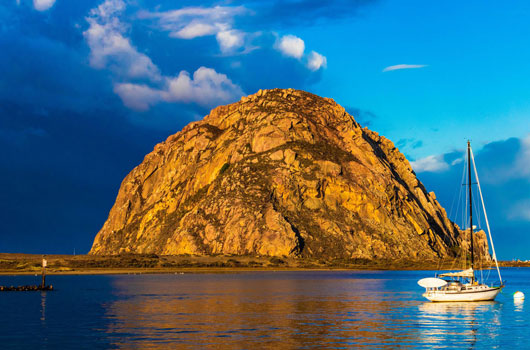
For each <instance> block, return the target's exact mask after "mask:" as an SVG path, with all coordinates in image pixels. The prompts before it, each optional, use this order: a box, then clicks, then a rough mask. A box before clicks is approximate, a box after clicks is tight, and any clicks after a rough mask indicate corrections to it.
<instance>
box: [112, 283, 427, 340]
mask: <svg viewBox="0 0 530 350" xmlns="http://www.w3.org/2000/svg"><path fill="white" fill-rule="evenodd" d="M387 282H388V280H383V279H381V280H379V279H358V278H355V277H354V276H351V274H350V275H347V274H343V275H341V276H336V275H334V276H333V277H329V278H321V277H320V278H316V277H315V276H311V275H308V274H301V275H300V274H298V275H297V274H282V273H276V274H275V273H263V274H235V275H185V276H182V275H177V276H149V278H148V280H146V279H145V278H141V279H140V278H138V279H135V278H134V277H124V278H121V279H118V280H117V281H116V282H115V286H114V287H115V290H116V293H118V294H119V296H120V298H119V299H118V301H116V302H114V303H113V304H112V305H110V306H109V307H108V308H107V316H108V318H109V319H110V320H111V321H112V322H111V325H110V327H109V329H108V333H109V334H112V338H113V339H117V340H116V341H115V342H114V345H115V346H116V347H122V348H131V347H140V348H167V347H168V344H172V345H178V347H179V348H181V349H186V348H188V349H192V348H197V347H203V348H230V349H233V348H246V349H249V348H250V349H251V348H275V349H292V348H344V347H350V348H351V347H355V348H362V347H368V348H374V347H378V348H388V349H390V348H395V346H396V345H397V344H406V343H416V342H417V338H418V333H417V330H416V329H412V328H409V323H410V320H409V319H410V318H411V317H414V316H413V314H410V313H408V312H402V311H403V310H407V309H415V308H416V306H417V304H418V303H417V302H415V301H411V300H410V295H407V293H404V295H403V297H401V296H400V293H399V292H398V293H396V292H395V291H389V290H385V286H384V285H385V283H387Z"/></svg>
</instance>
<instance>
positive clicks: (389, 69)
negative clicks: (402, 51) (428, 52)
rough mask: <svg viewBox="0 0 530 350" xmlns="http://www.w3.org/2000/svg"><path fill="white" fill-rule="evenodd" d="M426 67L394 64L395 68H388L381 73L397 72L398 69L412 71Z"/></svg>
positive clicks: (423, 65)
mask: <svg viewBox="0 0 530 350" xmlns="http://www.w3.org/2000/svg"><path fill="white" fill-rule="evenodd" d="M423 67H427V65H426V64H396V65H395V66H388V67H386V68H385V69H383V72H390V71H393V70H399V69H413V68H423Z"/></svg>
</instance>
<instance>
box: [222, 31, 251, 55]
mask: <svg viewBox="0 0 530 350" xmlns="http://www.w3.org/2000/svg"><path fill="white" fill-rule="evenodd" d="M244 36H245V33H243V32H240V31H239V30H234V29H232V30H223V31H221V32H218V33H217V35H216V39H217V42H218V43H219V47H220V49H221V51H222V52H224V53H226V52H230V51H232V50H235V49H238V48H240V47H241V46H243V44H244V42H245V40H244Z"/></svg>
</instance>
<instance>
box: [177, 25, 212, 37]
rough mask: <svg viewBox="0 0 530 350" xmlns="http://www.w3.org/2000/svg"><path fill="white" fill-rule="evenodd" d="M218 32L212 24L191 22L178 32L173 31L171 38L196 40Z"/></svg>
mask: <svg viewBox="0 0 530 350" xmlns="http://www.w3.org/2000/svg"><path fill="white" fill-rule="evenodd" d="M217 31H218V28H217V27H216V26H213V25H211V24H208V23H201V22H191V23H189V24H187V25H186V26H184V27H183V28H182V29H180V30H178V31H172V32H171V33H170V34H169V36H171V37H173V38H179V39H194V38H198V37H201V36H206V35H213V34H215V33H216V32H217Z"/></svg>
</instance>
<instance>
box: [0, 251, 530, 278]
mask: <svg viewBox="0 0 530 350" xmlns="http://www.w3.org/2000/svg"><path fill="white" fill-rule="evenodd" d="M46 259H47V261H48V267H47V269H46V273H47V274H49V275H98V274H156V273H160V274H163V273H181V272H184V273H234V272H249V271H304V270H309V271H311V270H438V269H442V270H443V269H458V267H455V266H454V264H453V262H452V261H445V260H444V261H411V260H398V261H396V260H377V261H374V260H366V259H352V260H342V259H337V260H331V261H325V260H322V259H321V260H316V259H301V258H291V257H282V258H279V257H268V256H229V255H218V256H188V255H178V256H173V255H169V256H166V255H161V256H158V255H155V254H146V255H139V254H124V255H116V256H93V255H46ZM41 263H42V255H40V254H11V253H0V275H32V274H40V273H41V270H42V266H41ZM500 265H501V266H503V267H530V262H516V261H501V262H500Z"/></svg>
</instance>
